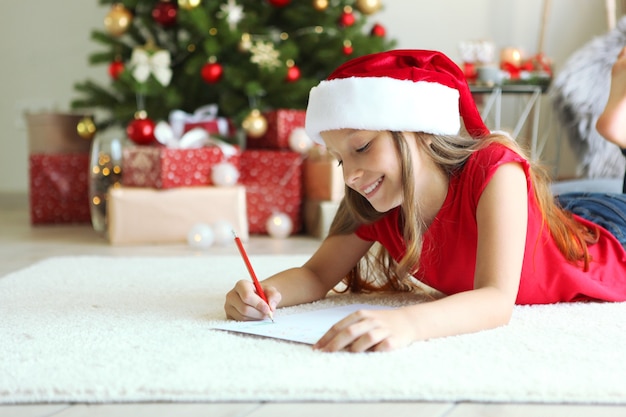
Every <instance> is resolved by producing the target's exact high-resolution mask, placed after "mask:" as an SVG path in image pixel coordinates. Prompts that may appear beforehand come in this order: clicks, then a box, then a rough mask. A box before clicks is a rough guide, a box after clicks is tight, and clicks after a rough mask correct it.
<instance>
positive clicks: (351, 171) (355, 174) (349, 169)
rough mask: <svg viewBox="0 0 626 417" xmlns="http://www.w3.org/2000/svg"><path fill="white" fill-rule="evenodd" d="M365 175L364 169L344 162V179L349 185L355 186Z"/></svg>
mask: <svg viewBox="0 0 626 417" xmlns="http://www.w3.org/2000/svg"><path fill="white" fill-rule="evenodd" d="M362 175H363V170H362V169H361V168H359V167H357V166H355V165H354V164H346V162H345V161H344V163H343V181H344V182H345V183H346V185H348V186H349V187H353V186H354V185H355V184H356V183H357V181H358V180H359V178H361V176H362Z"/></svg>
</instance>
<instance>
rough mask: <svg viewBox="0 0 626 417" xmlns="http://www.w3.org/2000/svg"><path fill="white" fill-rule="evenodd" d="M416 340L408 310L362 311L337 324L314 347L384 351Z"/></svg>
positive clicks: (331, 350)
mask: <svg viewBox="0 0 626 417" xmlns="http://www.w3.org/2000/svg"><path fill="white" fill-rule="evenodd" d="M413 321H414V320H413ZM415 339H416V337H415V336H414V324H412V320H411V315H410V314H408V313H407V312H406V310H403V309H394V310H359V311H357V312H354V313H352V314H350V315H349V316H347V317H346V318H344V319H343V320H341V321H339V322H337V323H336V324H335V325H334V326H333V327H331V328H330V330H328V332H326V334H325V335H324V336H322V338H321V339H320V340H319V341H318V342H317V343H316V344H315V345H314V346H313V348H314V349H318V350H321V351H325V352H336V351H339V350H342V349H346V350H348V351H350V352H365V351H381V352H382V351H389V350H394V349H399V348H402V347H405V346H408V345H409V344H410V343H411V342H413V341H414V340H415Z"/></svg>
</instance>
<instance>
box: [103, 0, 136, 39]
mask: <svg viewBox="0 0 626 417" xmlns="http://www.w3.org/2000/svg"><path fill="white" fill-rule="evenodd" d="M132 21H133V14H132V13H131V11H130V10H128V9H127V8H126V7H124V5H123V4H121V3H115V4H114V5H113V6H111V10H110V11H109V13H107V15H106V16H105V17H104V27H105V29H106V31H107V32H109V33H110V34H111V35H113V36H121V35H123V34H124V33H126V31H127V30H128V28H129V27H130V25H131V23H132Z"/></svg>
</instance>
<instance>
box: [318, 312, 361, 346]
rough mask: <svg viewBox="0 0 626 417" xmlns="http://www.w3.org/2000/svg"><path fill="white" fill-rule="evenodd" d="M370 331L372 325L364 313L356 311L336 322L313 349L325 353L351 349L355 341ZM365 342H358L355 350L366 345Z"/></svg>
mask: <svg viewBox="0 0 626 417" xmlns="http://www.w3.org/2000/svg"><path fill="white" fill-rule="evenodd" d="M370 330H372V323H371V321H369V320H367V314H366V313H365V312H364V311H357V312H355V313H352V314H350V315H349V316H347V317H346V318H344V319H342V320H340V321H338V322H337V323H336V324H335V325H334V326H333V327H331V328H330V329H329V330H328V332H326V334H324V336H322V338H321V339H320V340H319V341H318V342H317V343H316V344H315V345H314V346H313V348H314V349H318V350H323V351H326V352H336V351H339V350H342V349H345V348H347V347H349V346H350V347H352V346H351V345H352V344H353V343H354V342H355V341H357V340H358V339H359V338H361V337H362V336H363V335H364V334H366V333H367V332H369V331H370ZM366 340H367V339H365V340H363V341H362V342H360V343H359V344H358V345H357V347H356V348H357V349H360V347H358V346H364V345H367V341H366ZM369 347H371V346H368V347H367V348H366V349H365V350H367V349H369ZM350 350H352V349H350ZM358 351H361V350H358Z"/></svg>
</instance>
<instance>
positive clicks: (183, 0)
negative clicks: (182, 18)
mask: <svg viewBox="0 0 626 417" xmlns="http://www.w3.org/2000/svg"><path fill="white" fill-rule="evenodd" d="M200 3H202V0H178V7H180V8H181V9H185V10H191V9H195V8H196V7H198V6H200Z"/></svg>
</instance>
